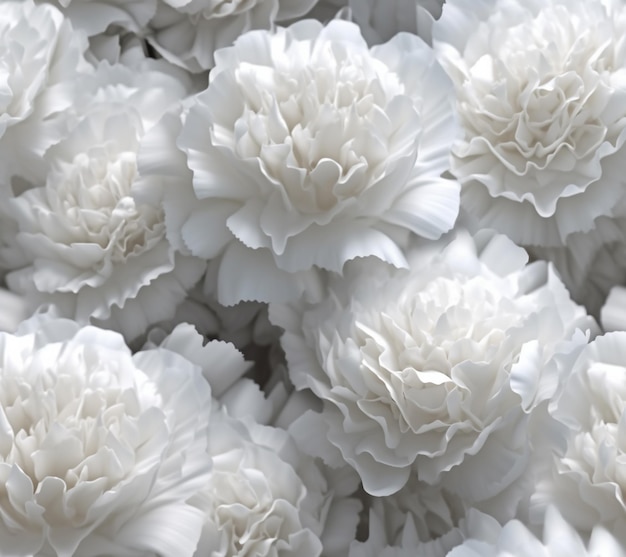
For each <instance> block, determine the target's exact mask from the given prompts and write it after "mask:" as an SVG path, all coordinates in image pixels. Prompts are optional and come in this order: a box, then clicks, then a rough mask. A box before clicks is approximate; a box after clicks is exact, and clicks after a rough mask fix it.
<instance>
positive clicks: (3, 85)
mask: <svg viewBox="0 0 626 557" xmlns="http://www.w3.org/2000/svg"><path fill="white" fill-rule="evenodd" d="M86 48H87V42H86V40H85V38H84V37H83V36H82V35H81V34H80V33H76V32H75V31H74V30H73V29H72V27H71V25H70V24H69V22H68V21H66V20H65V19H64V18H63V15H62V14H61V12H59V11H58V10H57V9H56V8H54V7H52V6H46V5H44V6H35V4H34V3H33V2H32V1H30V0H26V1H20V2H2V9H1V10H0V151H1V152H2V165H1V167H0V183H1V184H2V186H3V187H4V186H6V185H7V180H8V179H10V178H11V177H12V176H13V175H16V174H19V175H20V176H26V177H27V178H38V177H40V176H41V174H40V173H38V171H39V170H40V169H41V156H42V155H43V153H44V151H45V150H46V148H47V147H49V146H50V145H52V144H53V143H54V142H56V141H58V140H59V139H60V138H61V137H62V135H63V133H64V128H63V125H64V122H63V118H62V113H63V112H64V111H65V110H67V109H68V108H69V107H70V106H71V105H72V101H73V93H74V87H73V80H75V79H76V77H77V71H78V70H82V69H84V65H85V64H86V63H85V61H84V59H83V58H82V56H83V55H82V53H83V52H84V50H85V49H86Z"/></svg>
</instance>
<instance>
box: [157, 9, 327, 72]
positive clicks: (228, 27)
mask: <svg viewBox="0 0 626 557" xmlns="http://www.w3.org/2000/svg"><path fill="white" fill-rule="evenodd" d="M316 1H317V0H234V1H229V2H210V3H208V4H207V2H206V1H204V0H157V10H156V14H155V16H154V17H153V18H152V19H151V21H150V24H149V26H148V35H147V39H148V41H149V42H150V44H151V45H152V46H153V47H154V49H155V50H156V51H157V52H158V53H159V54H161V55H162V56H163V57H164V58H165V59H166V60H169V61H170V62H172V63H174V64H176V65H178V66H181V67H183V68H185V69H187V70H189V71H190V72H194V73H198V72H203V71H205V70H209V69H211V68H212V67H213V66H214V65H215V58H214V54H215V51H216V50H218V49H220V48H223V47H227V46H230V45H232V44H233V42H235V40H236V39H237V38H238V37H239V36H240V35H242V34H244V33H246V32H247V31H251V30H253V29H270V28H271V27H272V26H273V25H274V23H277V22H281V21H285V20H289V19H293V18H296V17H300V16H302V15H303V14H305V13H306V12H308V11H309V10H310V9H311V7H312V6H313V5H314V4H315V3H316Z"/></svg>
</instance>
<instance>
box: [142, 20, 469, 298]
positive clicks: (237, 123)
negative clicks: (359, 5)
mask: <svg viewBox="0 0 626 557" xmlns="http://www.w3.org/2000/svg"><path fill="white" fill-rule="evenodd" d="M216 60H217V65H216V67H215V68H214V69H213V70H212V71H211V74H210V83H209V87H208V89H207V90H206V91H204V92H203V93H200V94H199V95H197V96H196V98H195V99H194V102H193V104H192V106H191V108H190V109H189V111H188V113H187V114H186V118H185V121H184V124H183V125H182V131H181V132H180V134H179V136H178V140H177V142H176V143H177V145H178V147H179V148H180V149H181V150H182V152H183V153H184V157H182V160H181V157H179V156H178V155H171V156H170V159H171V160H170V161H169V163H168V162H161V164H160V165H159V164H153V165H152V167H151V168H146V169H145V171H146V172H148V173H151V172H154V173H155V174H156V173H160V174H161V175H169V176H186V175H185V174H184V173H185V171H186V170H187V166H188V167H189V169H191V172H192V173H193V176H192V177H191V179H189V178H187V177H185V179H181V180H178V182H175V183H174V184H172V185H171V187H168V188H167V189H166V192H165V196H164V209H165V213H166V215H168V214H170V215H172V218H171V219H170V220H169V221H168V235H171V236H172V237H173V238H172V241H173V242H178V244H182V245H184V246H186V247H187V248H188V249H189V251H190V252H191V253H192V254H195V255H198V256H200V257H205V258H207V259H208V258H213V257H216V256H218V255H220V254H223V255H222V260H221V266H220V270H219V272H218V285H217V296H218V301H219V302H220V303H223V304H225V305H233V304H235V303H237V302H239V301H241V300H257V301H269V300H277V299H279V300H286V299H294V298H297V297H299V296H300V295H301V293H302V292H303V290H304V287H303V286H302V285H303V281H304V280H305V279H306V280H312V279H311V278H310V277H311V276H313V277H315V272H316V268H322V269H328V270H333V271H337V272H340V271H341V269H342V268H343V265H344V263H345V262H346V261H348V260H350V259H353V258H355V257H364V256H369V255H373V256H376V257H378V258H379V259H382V260H384V261H386V262H388V263H391V264H393V265H396V266H399V267H402V266H406V259H405V257H404V253H403V250H402V245H403V242H404V238H405V237H406V235H407V234H408V233H409V232H413V233H415V234H418V235H421V236H423V237H426V238H429V239H434V238H438V237H439V236H440V235H441V234H442V233H443V232H444V231H447V230H448V229H450V228H451V227H452V225H453V224H454V221H455V219H456V216H457V212H458V184H456V183H454V182H451V181H447V180H443V179H441V178H440V175H441V174H442V173H443V172H444V171H445V170H446V169H447V165H448V156H449V152H448V145H449V142H450V138H451V137H453V136H454V134H455V133H456V128H455V122H454V118H453V113H452V109H451V107H450V106H448V104H447V102H446V101H445V100H444V101H443V102H442V97H445V96H446V95H447V94H448V92H449V91H450V90H451V89H450V88H451V85H450V83H449V81H448V79H447V77H446V76H445V74H444V72H443V70H442V69H441V68H440V67H439V66H438V65H437V63H436V62H435V60H434V57H433V54H432V52H431V50H430V49H429V47H427V46H426V45H425V44H424V43H423V42H422V41H421V40H420V39H418V38H417V37H414V36H411V35H408V34H400V35H398V36H396V37H395V38H394V39H392V40H391V41H389V42H388V43H386V44H384V45H382V46H378V47H374V48H372V49H371V50H370V49H369V48H368V47H367V45H366V43H365V41H364V40H363V38H362V37H361V35H360V33H359V31H358V28H357V27H356V26H355V25H354V24H352V23H349V22H346V21H339V20H335V21H332V22H331V23H329V24H328V25H327V26H326V27H323V26H322V25H321V24H320V23H318V22H316V21H313V20H305V21H301V22H298V23H297V24H294V25H292V26H291V27H289V28H287V29H283V28H279V29H277V30H276V31H275V32H273V33H270V32H266V31H256V32H250V33H247V34H245V35H243V36H241V37H240V38H239V39H238V40H237V41H236V43H235V45H234V46H233V47H231V48H225V49H222V50H220V51H218V52H217V54H216ZM433 91H436V92H437V94H436V95H434V94H433ZM168 125H170V129H169V131H168V133H169V135H170V136H171V135H174V134H177V133H178V130H177V128H176V125H172V124H168ZM168 133H164V135H167V134H168ZM161 151H162V152H165V149H162V150H161ZM183 165H185V166H184V168H183ZM142 171H143V169H142ZM176 238H178V240H177V239H176Z"/></svg>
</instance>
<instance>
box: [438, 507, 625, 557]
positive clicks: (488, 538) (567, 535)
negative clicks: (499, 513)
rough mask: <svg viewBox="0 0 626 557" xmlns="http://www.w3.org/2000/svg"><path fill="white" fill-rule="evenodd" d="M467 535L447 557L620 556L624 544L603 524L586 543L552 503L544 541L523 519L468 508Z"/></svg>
mask: <svg viewBox="0 0 626 557" xmlns="http://www.w3.org/2000/svg"><path fill="white" fill-rule="evenodd" d="M467 530H468V532H467V539H466V540H465V541H464V542H463V543H462V544H460V545H458V546H457V547H455V548H454V549H453V550H452V551H450V553H448V557H509V556H511V555H515V557H572V556H573V555H576V556H577V557H578V556H580V557H599V556H602V557H623V556H624V555H626V547H624V546H623V545H622V544H621V543H620V541H619V539H618V538H616V537H615V536H614V535H613V534H611V533H609V532H607V531H606V530H605V529H604V528H602V527H596V528H594V530H593V533H592V535H591V539H590V540H589V543H588V544H586V543H585V541H584V538H583V537H581V536H580V534H579V533H578V532H576V530H575V529H574V528H572V526H571V525H570V524H568V523H567V522H566V521H565V520H563V517H562V516H561V515H560V514H559V512H558V510H556V509H555V508H554V507H552V508H550V509H548V512H547V514H546V519H545V524H544V526H543V541H542V540H540V539H539V538H537V536H535V534H533V533H532V532H531V531H530V530H529V529H528V528H527V527H526V526H525V525H524V524H523V523H522V522H520V521H519V520H511V521H509V522H507V523H506V524H505V525H504V526H502V525H500V524H499V523H498V521H497V520H495V519H494V518H492V517H491V516H488V515H485V514H482V513H480V512H478V511H474V512H470V513H469V517H468V520H467Z"/></svg>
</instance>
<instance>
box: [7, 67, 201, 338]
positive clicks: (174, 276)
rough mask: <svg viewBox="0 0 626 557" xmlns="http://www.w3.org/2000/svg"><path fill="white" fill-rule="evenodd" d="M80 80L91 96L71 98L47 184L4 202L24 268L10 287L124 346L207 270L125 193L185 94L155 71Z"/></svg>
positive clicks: (168, 313)
mask: <svg viewBox="0 0 626 557" xmlns="http://www.w3.org/2000/svg"><path fill="white" fill-rule="evenodd" d="M82 84H83V88H84V97H86V98H88V100H86V99H85V98H82V99H79V100H77V102H76V105H75V107H74V108H75V110H74V113H75V114H74V116H73V117H74V119H75V120H76V121H77V124H76V125H75V126H74V127H73V129H72V130H71V132H70V133H69V134H68V135H67V136H66V137H65V138H64V139H63V140H61V141H60V142H59V143H57V144H56V145H54V146H53V147H51V148H50V149H49V150H48V151H47V153H46V161H47V162H48V164H49V171H48V175H47V179H46V181H45V184H43V185H41V186H39V187H32V188H30V189H27V190H26V191H25V192H23V193H21V194H20V195H18V196H16V197H15V198H13V199H11V200H10V203H11V208H12V215H13V217H14V218H15V220H16V222H17V231H16V233H15V237H14V244H16V245H17V246H18V247H19V248H20V249H19V252H20V256H21V258H25V259H26V266H24V267H22V268H19V269H18V270H15V271H13V272H12V273H10V274H9V275H8V276H7V283H8V285H9V287H10V288H11V289H12V290H14V291H16V292H19V293H21V294H24V295H26V296H27V298H28V301H29V302H30V303H31V304H32V305H33V307H36V306H37V305H38V304H42V303H46V304H53V305H56V306H57V307H58V308H59V310H60V311H61V313H62V314H63V315H64V316H66V317H71V318H72V319H75V320H77V321H78V322H80V323H82V324H86V323H94V324H99V325H101V326H104V327H107V328H113V329H116V330H120V331H122V332H123V333H124V335H125V336H126V337H127V338H128V339H129V340H130V339H132V338H134V337H136V336H137V335H140V334H142V333H143V332H144V331H145V329H146V327H147V325H148V324H150V323H155V322H158V321H161V320H164V319H169V318H170V317H172V316H173V315H174V311H175V309H176V305H177V304H178V303H179V302H181V301H182V300H183V298H184V297H185V294H186V291H187V289H188V288H190V287H191V286H192V285H193V284H194V283H195V282H197V280H198V279H199V278H200V276H201V274H202V272H203V270H204V264H203V263H202V261H200V260H197V259H195V258H193V257H189V256H183V255H181V254H176V253H175V250H174V248H173V247H172V246H171V245H170V244H169V242H168V241H167V239H166V237H165V224H164V222H163V212H162V209H161V208H160V207H159V206H158V205H151V204H149V203H138V202H136V201H135V199H134V198H133V197H132V195H131V188H132V186H133V184H134V183H135V181H136V180H137V178H138V176H137V162H136V159H137V152H138V149H139V145H140V142H141V139H142V136H143V134H144V133H145V131H146V130H147V129H149V128H150V126H152V125H153V124H154V123H155V121H156V120H158V119H159V118H160V116H161V115H162V114H163V112H165V110H167V109H168V108H169V106H170V105H171V104H172V103H174V102H176V100H177V99H178V98H179V97H180V96H182V95H184V94H185V88H184V86H183V84H181V83H180V82H179V81H178V80H176V79H174V78H173V77H171V76H169V75H167V74H164V73H161V72H158V71H149V70H146V71H143V72H133V71H132V70H130V69H127V68H124V67H122V66H109V65H108V64H107V63H103V64H102V65H101V66H100V67H99V69H98V71H97V72H96V74H95V75H93V76H89V77H87V78H85V79H84V80H83V82H82ZM5 241H6V240H5ZM20 263H22V262H20ZM20 266H21V265H20Z"/></svg>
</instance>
